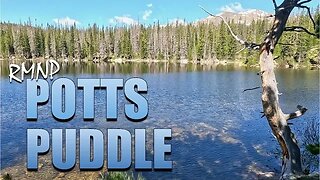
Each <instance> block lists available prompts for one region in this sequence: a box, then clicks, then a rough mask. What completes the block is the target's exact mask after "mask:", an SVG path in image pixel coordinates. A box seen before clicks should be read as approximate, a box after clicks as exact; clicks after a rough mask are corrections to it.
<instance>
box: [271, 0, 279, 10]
mask: <svg viewBox="0 0 320 180" xmlns="http://www.w3.org/2000/svg"><path fill="white" fill-rule="evenodd" d="M272 3H273V6H274V9H275V10H276V9H277V8H278V6H277V2H276V0H272Z"/></svg>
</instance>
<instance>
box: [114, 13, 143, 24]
mask: <svg viewBox="0 0 320 180" xmlns="http://www.w3.org/2000/svg"><path fill="white" fill-rule="evenodd" d="M109 23H111V24H115V23H122V24H126V25H134V24H138V21H136V20H134V19H133V18H131V17H130V16H128V15H125V16H115V17H114V18H111V19H109Z"/></svg>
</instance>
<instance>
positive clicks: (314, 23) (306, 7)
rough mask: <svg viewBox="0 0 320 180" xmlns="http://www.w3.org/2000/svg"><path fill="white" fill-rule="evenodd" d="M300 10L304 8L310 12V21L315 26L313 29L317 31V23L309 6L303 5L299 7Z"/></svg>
mask: <svg viewBox="0 0 320 180" xmlns="http://www.w3.org/2000/svg"><path fill="white" fill-rule="evenodd" d="M297 7H298V8H304V9H307V11H308V14H309V18H310V20H311V21H312V24H313V28H314V29H316V22H315V21H314V19H313V17H312V14H311V11H310V8H309V7H308V6H303V5H299V4H298V5H297Z"/></svg>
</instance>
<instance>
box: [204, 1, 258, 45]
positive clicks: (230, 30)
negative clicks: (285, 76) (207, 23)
mask: <svg viewBox="0 0 320 180" xmlns="http://www.w3.org/2000/svg"><path fill="white" fill-rule="evenodd" d="M199 7H200V8H201V9H202V10H203V11H204V12H206V13H207V14H209V15H210V16H212V17H218V18H220V19H222V21H223V23H224V24H225V25H226V26H227V28H228V30H229V32H230V33H231V35H232V36H233V37H234V38H235V39H236V41H238V42H239V43H240V44H241V45H244V46H245V48H248V49H250V50H251V49H253V50H259V49H260V44H256V43H249V42H247V41H245V40H243V39H241V38H239V37H238V36H237V35H235V33H234V32H233V31H232V29H231V27H230V25H229V24H228V22H227V21H226V20H225V19H224V17H222V16H220V15H214V14H212V13H211V12H209V11H207V10H206V9H205V8H204V7H202V6H200V5H199Z"/></svg>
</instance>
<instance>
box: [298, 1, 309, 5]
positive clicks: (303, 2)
mask: <svg viewBox="0 0 320 180" xmlns="http://www.w3.org/2000/svg"><path fill="white" fill-rule="evenodd" d="M310 1H311V0H305V1H302V2H300V3H298V5H302V4H305V3H308V2H310Z"/></svg>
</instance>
